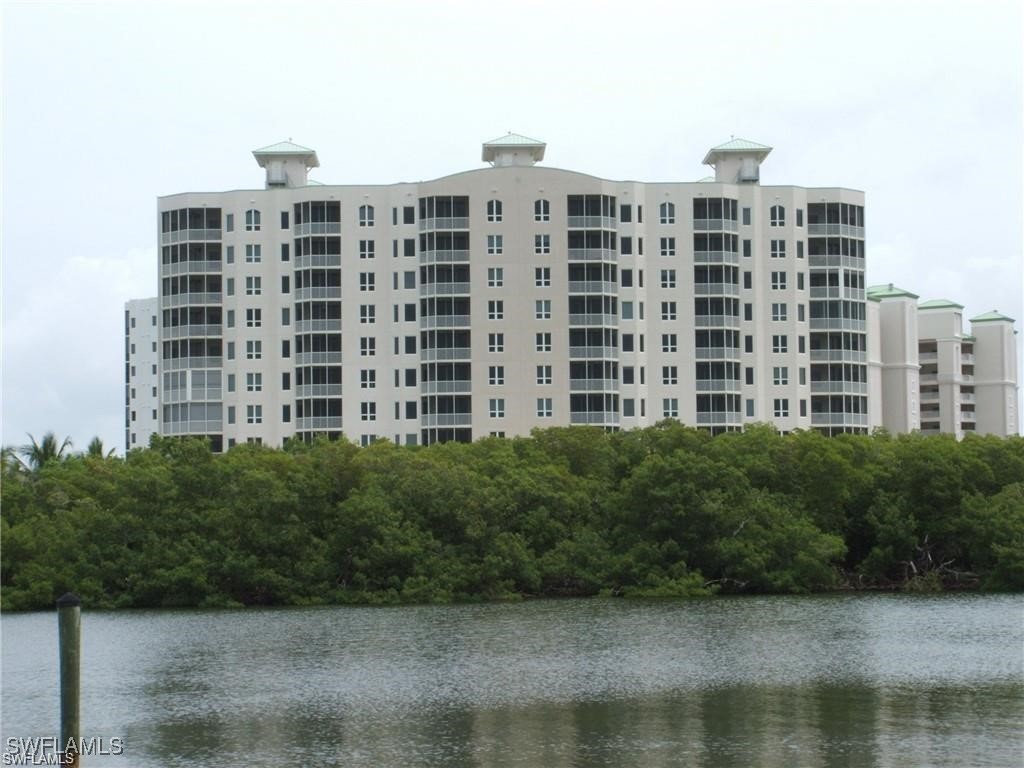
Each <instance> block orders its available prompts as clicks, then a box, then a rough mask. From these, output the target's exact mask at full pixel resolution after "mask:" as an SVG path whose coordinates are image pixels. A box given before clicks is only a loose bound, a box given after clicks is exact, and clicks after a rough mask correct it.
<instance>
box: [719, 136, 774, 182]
mask: <svg viewBox="0 0 1024 768" xmlns="http://www.w3.org/2000/svg"><path fill="white" fill-rule="evenodd" d="M771 151H772V148H771V147H769V146H767V145H765V144H758V143H757V142H756V141H747V140H746V139H737V138H736V137H733V138H732V139H730V140H729V141H727V142H725V144H719V145H718V146H717V147H712V148H711V149H709V150H708V153H707V154H706V155H705V156H704V165H710V166H712V167H713V168H714V169H715V181H718V182H725V183H727V184H756V183H757V182H759V181H760V180H761V163H762V162H763V161H764V159H765V158H766V157H768V153H769V152H771Z"/></svg>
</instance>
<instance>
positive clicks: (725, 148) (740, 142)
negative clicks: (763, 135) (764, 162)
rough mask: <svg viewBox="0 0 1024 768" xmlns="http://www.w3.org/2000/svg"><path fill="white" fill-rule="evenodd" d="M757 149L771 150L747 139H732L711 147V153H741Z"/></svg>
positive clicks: (764, 145)
mask: <svg viewBox="0 0 1024 768" xmlns="http://www.w3.org/2000/svg"><path fill="white" fill-rule="evenodd" d="M752 149H753V150H757V149H767V150H771V147H769V146H768V145H767V144H758V143H757V142H756V141H748V140H747V139H732V140H730V141H727V142H725V144H719V145H718V146H717V147H712V148H711V151H712V152H743V151H750V150H752Z"/></svg>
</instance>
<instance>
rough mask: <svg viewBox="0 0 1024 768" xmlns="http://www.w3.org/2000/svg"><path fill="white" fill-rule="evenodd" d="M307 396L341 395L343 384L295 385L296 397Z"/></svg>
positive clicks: (297, 398) (299, 398)
mask: <svg viewBox="0 0 1024 768" xmlns="http://www.w3.org/2000/svg"><path fill="white" fill-rule="evenodd" d="M307 397H341V384H299V385H298V386H297V387H295V399H296V400H301V399H302V398H307Z"/></svg>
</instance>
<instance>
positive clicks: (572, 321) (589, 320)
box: [569, 314, 619, 328]
mask: <svg viewBox="0 0 1024 768" xmlns="http://www.w3.org/2000/svg"><path fill="white" fill-rule="evenodd" d="M618 324H619V318H618V317H617V316H616V315H607V314H580V315H569V325H570V326H594V325H605V326H610V327H612V328H615V327H618Z"/></svg>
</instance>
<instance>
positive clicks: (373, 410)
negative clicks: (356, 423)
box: [359, 402, 377, 421]
mask: <svg viewBox="0 0 1024 768" xmlns="http://www.w3.org/2000/svg"><path fill="white" fill-rule="evenodd" d="M359 420H360V421H376V420H377V404H376V403H372V402H371V403H360V404H359Z"/></svg>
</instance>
